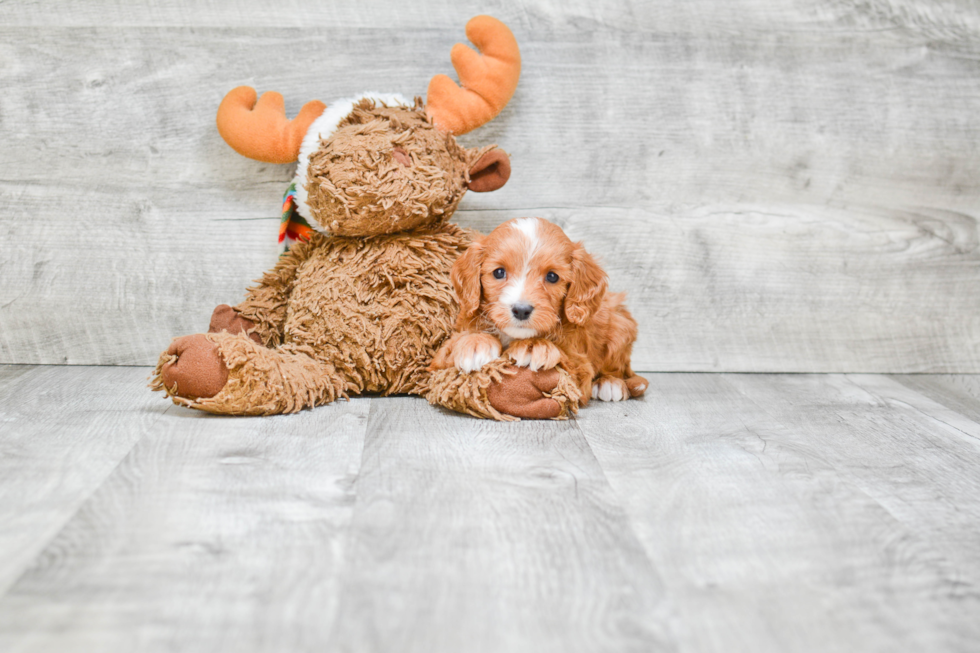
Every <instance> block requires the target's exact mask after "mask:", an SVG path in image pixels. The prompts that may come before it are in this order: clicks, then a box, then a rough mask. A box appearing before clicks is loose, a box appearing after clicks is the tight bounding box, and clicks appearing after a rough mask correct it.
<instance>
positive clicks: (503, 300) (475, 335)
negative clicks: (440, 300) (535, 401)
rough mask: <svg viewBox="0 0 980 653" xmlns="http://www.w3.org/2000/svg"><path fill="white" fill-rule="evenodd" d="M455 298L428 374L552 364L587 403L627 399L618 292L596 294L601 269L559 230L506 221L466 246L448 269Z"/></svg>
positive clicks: (626, 330) (631, 385)
mask: <svg viewBox="0 0 980 653" xmlns="http://www.w3.org/2000/svg"><path fill="white" fill-rule="evenodd" d="M452 281H453V287H454V288H455V290H456V295H457V298H458V300H459V308H460V310H459V317H458V318H457V320H456V333H454V334H453V335H452V336H451V337H450V338H449V340H447V341H446V343H445V344H444V345H443V346H442V348H441V349H440V350H439V351H438V352H437V353H436V356H435V358H434V359H433V361H432V365H431V366H430V369H445V368H448V367H452V366H453V365H455V366H456V367H457V368H459V369H460V370H462V371H464V372H472V371H474V370H478V369H480V368H481V367H483V366H484V365H485V364H487V363H489V362H490V361H492V360H495V359H496V358H497V357H498V356H500V352H501V349H503V352H504V356H505V357H507V358H509V359H510V360H512V361H513V362H514V364H516V365H517V366H519V367H527V368H529V369H531V370H548V369H551V368H553V367H555V366H557V365H561V366H562V367H563V368H564V369H565V370H566V371H567V372H568V373H569V374H571V375H572V377H573V378H574V379H575V381H576V383H577V385H578V387H579V389H580V390H581V392H582V399H581V400H580V404H581V405H585V404H586V403H587V402H588V400H589V398H590V397H592V398H594V399H601V400H602V401H620V400H623V399H628V398H629V397H631V396H633V397H637V396H639V395H641V394H643V392H644V391H645V390H646V388H647V381H646V379H644V378H643V377H640V376H636V375H634V374H633V370H632V369H631V368H630V352H631V351H632V349H633V342H634V341H635V340H636V321H635V320H634V319H633V317H632V316H631V315H630V314H629V311H627V310H626V307H625V306H623V298H624V297H625V293H609V292H606V283H607V277H606V273H605V271H603V269H602V268H601V267H599V264H598V263H596V261H595V259H593V258H592V256H590V255H589V253H588V252H586V251H585V249H584V248H583V247H582V244H581V243H573V242H572V241H571V240H569V239H568V236H566V235H565V232H563V231H562V230H561V228H560V227H558V226H557V225H554V224H552V223H550V222H548V221H547V220H543V219H541V218H518V219H515V220H509V221H507V222H505V223H504V224H502V225H500V226H499V227H497V228H496V229H494V230H493V232H491V233H490V234H489V235H487V236H485V237H483V238H481V239H479V240H477V241H476V242H474V243H473V244H472V245H471V246H470V247H469V249H467V250H466V253H465V254H463V256H461V257H460V258H459V259H458V260H457V261H456V263H455V264H454V265H453V268H452Z"/></svg>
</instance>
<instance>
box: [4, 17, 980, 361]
mask: <svg viewBox="0 0 980 653" xmlns="http://www.w3.org/2000/svg"><path fill="white" fill-rule="evenodd" d="M480 12H488V13H493V14H495V15H497V16H499V17H501V18H502V19H504V20H506V21H508V22H509V23H510V24H511V25H512V26H513V28H514V31H515V33H516V35H517V37H518V40H519V42H520V43H521V46H522V52H523V55H524V73H523V76H522V79H521V85H520V87H519V89H518V91H517V94H516V95H515V98H514V100H513V101H512V102H511V104H510V105H509V106H508V108H507V109H506V110H505V111H504V113H503V114H502V115H501V116H500V117H499V118H498V119H497V120H496V121H494V122H493V123H491V124H490V125H488V126H487V127H485V128H483V129H481V130H478V131H477V132H476V133H474V134H471V135H467V136H466V137H465V138H464V141H465V142H466V143H467V144H468V145H476V144H482V143H490V142H497V143H499V144H501V145H502V146H503V147H504V148H505V149H506V150H508V151H509V152H510V153H511V155H512V159H513V163H514V175H513V177H512V179H511V181H510V183H509V184H508V185H507V186H506V187H505V188H504V189H503V190H501V191H499V192H497V193H491V194H486V195H482V196H479V195H469V196H468V197H467V198H465V199H464V201H463V205H462V209H463V210H462V211H461V212H460V213H459V214H458V221H459V222H461V223H463V224H465V225H467V226H475V227H478V228H482V229H490V228H492V227H493V226H495V225H496V224H498V223H499V222H501V221H502V220H504V219H506V218H509V217H514V216H521V215H541V216H543V217H548V218H550V219H554V220H556V221H557V222H559V223H560V224H562V225H563V226H565V227H566V228H567V229H568V231H569V233H570V234H572V235H573V236H574V237H575V238H583V239H584V240H585V241H586V243H587V245H588V246H589V247H590V249H591V250H593V251H594V252H595V253H596V254H598V255H599V256H600V257H602V258H603V259H604V260H605V262H606V265H607V267H608V269H609V271H610V274H611V276H612V278H613V281H614V285H615V286H616V287H617V288H620V289H624V290H628V291H629V292H630V293H631V297H630V300H629V303H630V306H631V308H632V309H633V310H634V312H635V313H636V315H637V317H638V319H639V321H640V324H641V337H640V341H639V342H638V345H637V348H636V360H635V367H637V368H638V369H647V370H695V371H697V370H703V371H732V370H734V371H844V372H935V373H944V372H971V371H972V372H976V371H980V345H978V343H980V319H978V317H977V316H978V315H980V310H978V309H980V299H978V294H977V293H976V292H974V290H975V288H976V286H977V283H978V282H980V254H978V251H977V243H978V239H977V216H978V211H980V209H978V207H980V182H978V180H980V161H978V159H977V157H976V156H975V154H974V149H975V148H974V147H973V144H974V143H975V142H977V140H978V138H980V123H978V122H977V121H976V120H975V118H974V117H973V114H974V107H975V106H977V103H978V102H980V83H978V80H980V65H978V61H980V46H978V43H980V8H978V7H977V5H976V3H973V2H968V1H967V0H960V1H955V2H954V1H950V2H943V3H933V2H926V1H925V0H918V1H916V0H872V1H862V2H856V1H853V0H836V1H835V0H822V1H821V2H816V3H799V2H794V1H791V0H780V1H778V2H762V1H761V0H752V1H746V2H740V3H726V2H720V1H719V0H698V1H697V2H687V3H647V4H641V5H635V4H633V3H628V2H614V3H584V2H571V3H565V2H562V3H558V2H544V3H535V4H534V6H526V5H522V4H517V3H509V2H497V3H491V4H490V5H487V4H486V3H475V2H474V3H466V2H463V3H452V4H448V3H440V4H437V5H435V6H433V7H427V8H425V9H423V8H420V7H414V6H410V5H405V4H404V3H402V4H399V3H394V2H390V0H385V1H384V2H376V3H374V4H372V5H370V6H365V5H357V6H356V7H355V6H354V5H348V4H344V3H301V2H293V3H288V6H280V5H277V6H276V7H275V8H274V9H273V8H270V7H266V6H265V5H262V4H261V3H258V2H254V1H253V0H241V1H240V2H237V3H229V4H227V5H219V4H213V3H209V4H207V5H204V6H201V5H199V4H194V5H193V7H192V6H191V4H189V3H187V2H178V1H175V0H154V1H149V0H148V1H147V2H144V3H136V4H133V3H120V2H105V3H82V2H69V3H65V4H64V5H59V10H58V12H56V14H55V13H52V11H51V9H50V5H47V4H45V3H38V2H24V3H7V4H4V5H0V25H2V26H3V27H0V64H2V65H0V82H2V84H3V86H4V88H5V93H4V94H3V96H2V97H0V136H2V138H3V140H4V143H5V156H4V157H3V160H2V161H0V233H3V234H4V238H3V240H2V242H0V277H2V278H3V283H2V284H0V361H4V362H23V363H41V362H45V363H64V362H67V363H142V364H146V363H151V362H153V360H154V359H155V357H156V355H157V353H158V352H159V351H160V350H161V349H162V348H163V347H164V346H165V345H166V343H167V342H168V341H169V339H170V338H171V337H174V336H177V335H181V334H184V333H190V332H195V331H199V330H201V329H203V328H204V327H205V326H206V323H207V317H208V315H209V314H210V311H211V309H212V308H213V306H214V305H215V304H217V303H221V302H235V301H237V300H238V299H239V298H240V297H241V296H242V293H243V290H244V288H245V286H246V285H247V284H248V282H249V281H250V280H251V279H253V278H255V277H257V276H258V275H259V274H260V273H261V272H262V271H263V270H264V269H265V268H267V267H268V266H269V265H270V264H271V261H272V260H274V256H275V245H274V240H275V232H276V221H277V218H276V214H277V211H278V207H279V199H280V197H281V192H282V190H283V189H284V187H285V184H286V183H287V181H288V179H289V177H290V169H289V167H282V166H272V165H265V164H259V163H255V162H251V161H248V160H246V159H243V158H242V157H239V156H238V155H236V154H235V153H234V152H232V151H231V150H230V149H229V148H228V147H227V146H225V145H224V144H223V143H222V142H221V140H220V138H219V136H218V135H217V133H216V130H215V129H214V126H213V119H214V109H215V107H216V106H217V103H218V101H219V100H220V98H221V96H222V95H223V93H224V92H225V91H226V90H227V89H229V88H231V87H233V86H235V85H238V84H242V83H247V84H252V85H254V86H256V87H258V88H260V89H262V90H265V89H275V90H278V91H281V92H282V93H283V94H284V95H285V97H286V104H287V110H289V111H290V112H291V113H292V112H295V111H296V110H298V108H299V107H300V106H301V105H302V103H303V102H305V101H307V100H309V99H312V98H314V97H319V98H321V99H323V100H325V101H330V100H331V99H333V98H337V97H344V96H347V95H350V94H353V93H357V92H359V91H362V90H364V89H365V88H378V89H383V90H394V91H399V92H402V93H404V94H407V95H412V94H420V93H423V92H424V89H425V86H426V83H427V81H428V79H429V78H430V77H431V76H432V75H433V74H434V73H437V72H449V63H448V51H449V48H450V47H451V44H452V43H454V42H456V41H458V40H460V39H461V38H462V27H463V24H464V23H465V20H466V18H467V17H469V16H470V15H473V14H476V13H480ZM273 13H274V14H275V19H273ZM273 20H275V23H276V24H277V25H283V26H284V27H283V28H281V29H275V30H270V29H268V27H267V25H269V24H270V23H271V22H273ZM406 53H411V56H406ZM25 216H30V219H26V218H25Z"/></svg>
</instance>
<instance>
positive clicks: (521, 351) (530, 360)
mask: <svg viewBox="0 0 980 653" xmlns="http://www.w3.org/2000/svg"><path fill="white" fill-rule="evenodd" d="M506 354H507V357H508V358H509V359H511V360H512V361H514V365H517V366H518V367H526V368H528V369H530V370H531V371H532V372H537V371H538V370H550V369H551V368H553V367H555V366H556V365H558V363H560V362H561V349H558V345H556V344H555V343H553V342H551V341H550V340H544V339H543V338H530V339H528V340H515V341H514V342H512V343H511V344H510V347H508V348H507V352H506Z"/></svg>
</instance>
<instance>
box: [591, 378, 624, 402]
mask: <svg viewBox="0 0 980 653" xmlns="http://www.w3.org/2000/svg"><path fill="white" fill-rule="evenodd" d="M597 390H598V392H597ZM596 394H598V398H599V400H601V401H622V400H624V399H626V398H627V397H628V396H629V395H628V394H627V393H624V392H623V385H622V384H621V383H617V382H615V381H600V382H599V383H596V384H593V386H592V397H593V398H595V397H596Z"/></svg>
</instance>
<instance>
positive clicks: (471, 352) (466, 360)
mask: <svg viewBox="0 0 980 653" xmlns="http://www.w3.org/2000/svg"><path fill="white" fill-rule="evenodd" d="M461 345H462V346H461ZM456 348H457V351H456V355H455V357H454V361H453V362H455V364H456V368H457V369H459V371H461V372H467V373H469V372H475V371H477V370H478V369H480V368H481V367H483V366H484V365H486V364H487V363H489V362H490V361H493V360H497V358H498V357H499V356H500V343H499V342H495V341H494V340H488V339H480V340H477V341H475V342H473V343H472V344H471V343H469V342H465V343H464V342H460V343H459V344H457V346H456Z"/></svg>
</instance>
